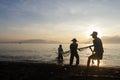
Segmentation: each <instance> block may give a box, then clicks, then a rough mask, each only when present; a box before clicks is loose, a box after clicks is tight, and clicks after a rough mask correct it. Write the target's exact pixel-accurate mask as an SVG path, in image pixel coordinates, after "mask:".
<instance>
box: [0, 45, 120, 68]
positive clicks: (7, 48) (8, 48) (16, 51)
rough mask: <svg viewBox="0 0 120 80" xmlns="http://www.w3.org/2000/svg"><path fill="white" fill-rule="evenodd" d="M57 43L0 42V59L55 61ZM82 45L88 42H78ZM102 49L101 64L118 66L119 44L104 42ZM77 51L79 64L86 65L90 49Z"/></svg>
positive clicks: (119, 62)
mask: <svg viewBox="0 0 120 80" xmlns="http://www.w3.org/2000/svg"><path fill="white" fill-rule="evenodd" d="M58 45H59V44H0V60H1V61H26V62H29V61H32V62H44V63H57V61H56V56H57V53H56V52H57V48H58ZM84 46H88V44H79V47H84ZM63 49H64V51H67V50H69V44H63ZM104 50H105V52H104V56H103V60H101V66H115V67H120V45H119V44H104ZM78 52H79V56H80V64H82V65H86V63H87V58H88V56H89V55H91V51H90V50H89V49H85V50H83V51H78ZM69 57H70V56H69V55H68V56H66V57H64V62H63V63H64V64H69ZM74 61H75V60H74ZM74 64H75V62H74Z"/></svg>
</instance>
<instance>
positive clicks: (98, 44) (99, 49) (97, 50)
mask: <svg viewBox="0 0 120 80" xmlns="http://www.w3.org/2000/svg"><path fill="white" fill-rule="evenodd" d="M97 35H98V33H97V32H96V31H94V32H93V33H92V34H91V36H92V38H93V39H94V40H93V47H94V50H93V53H94V54H92V55H90V56H89V57H88V61H87V68H89V66H90V61H91V60H92V59H96V60H97V66H98V67H99V64H100V60H101V59H102V57H103V52H104V50H103V45H102V41H101V39H100V38H98V37H97Z"/></svg>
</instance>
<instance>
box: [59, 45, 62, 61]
mask: <svg viewBox="0 0 120 80" xmlns="http://www.w3.org/2000/svg"><path fill="white" fill-rule="evenodd" d="M62 53H63V49H62V45H59V47H58V60H63V55H62Z"/></svg>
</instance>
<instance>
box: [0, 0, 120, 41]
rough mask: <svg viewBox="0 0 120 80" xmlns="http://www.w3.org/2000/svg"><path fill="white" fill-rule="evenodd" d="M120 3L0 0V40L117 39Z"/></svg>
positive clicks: (118, 0)
mask: <svg viewBox="0 0 120 80" xmlns="http://www.w3.org/2000/svg"><path fill="white" fill-rule="evenodd" d="M119 4H120V0H0V41H8V40H27V39H45V40H55V41H61V42H70V41H71V40H72V38H76V39H77V40H78V41H80V42H83V41H86V40H88V39H89V38H91V36H90V34H91V33H92V32H93V31H97V32H98V36H99V37H102V36H110V37H112V36H113V37H114V36H120V34H119V33H120V30H119V28H120V23H119V21H120V5H119Z"/></svg>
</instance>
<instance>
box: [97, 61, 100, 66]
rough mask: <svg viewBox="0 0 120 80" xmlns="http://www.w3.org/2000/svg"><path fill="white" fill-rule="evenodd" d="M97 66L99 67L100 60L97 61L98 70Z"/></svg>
mask: <svg viewBox="0 0 120 80" xmlns="http://www.w3.org/2000/svg"><path fill="white" fill-rule="evenodd" d="M99 65H100V60H99V59H97V67H98V68H99Z"/></svg>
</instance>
